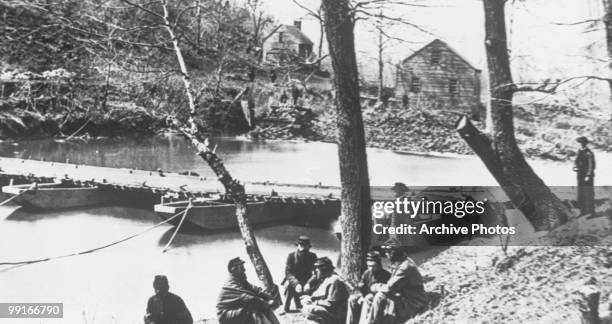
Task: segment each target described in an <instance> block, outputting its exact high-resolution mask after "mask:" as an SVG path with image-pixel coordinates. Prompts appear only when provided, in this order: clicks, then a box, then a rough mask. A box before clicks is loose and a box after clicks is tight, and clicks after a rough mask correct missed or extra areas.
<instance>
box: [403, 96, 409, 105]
mask: <svg viewBox="0 0 612 324" xmlns="http://www.w3.org/2000/svg"><path fill="white" fill-rule="evenodd" d="M409 102H410V101H409V99H408V96H407V95H403V96H402V108H408V103H409Z"/></svg>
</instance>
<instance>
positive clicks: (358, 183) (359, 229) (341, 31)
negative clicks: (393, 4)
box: [322, 0, 372, 284]
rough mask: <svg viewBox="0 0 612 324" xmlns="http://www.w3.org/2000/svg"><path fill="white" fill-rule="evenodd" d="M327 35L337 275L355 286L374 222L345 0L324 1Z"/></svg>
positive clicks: (350, 24)
mask: <svg viewBox="0 0 612 324" xmlns="http://www.w3.org/2000/svg"><path fill="white" fill-rule="evenodd" d="M322 7H323V12H324V17H325V30H326V34H327V42H328V45H329V53H330V56H331V61H332V66H333V69H334V86H335V89H336V111H337V113H338V117H337V118H338V119H337V125H338V158H339V162H340V182H341V185H342V191H341V201H342V208H341V209H342V217H341V220H340V224H341V226H342V244H341V251H340V252H341V263H342V269H341V273H342V274H343V276H344V278H345V279H347V280H348V281H349V282H351V283H352V284H356V283H357V282H359V277H360V275H361V273H362V272H363V270H364V268H365V254H366V253H367V251H368V249H369V246H370V236H371V231H372V218H371V211H370V182H369V178H368V162H367V157H366V145H365V135H364V128H363V119H362V116H361V106H360V102H359V75H358V71H357V60H356V57H355V42H354V35H353V29H354V20H353V15H352V12H351V9H350V4H349V1H348V0H323V1H322Z"/></svg>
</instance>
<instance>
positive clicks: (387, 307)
mask: <svg viewBox="0 0 612 324" xmlns="http://www.w3.org/2000/svg"><path fill="white" fill-rule="evenodd" d="M383 248H384V249H385V250H386V252H387V254H388V256H389V260H390V261H391V278H389V281H388V282H387V284H386V285H382V286H381V287H380V289H378V292H377V293H376V295H375V296H374V299H373V300H372V305H371V307H370V309H369V311H368V313H367V314H366V316H364V317H365V318H364V319H363V320H362V321H361V323H376V324H381V323H385V324H387V323H389V324H395V323H404V322H405V321H407V320H408V319H410V318H412V317H414V316H415V315H417V314H419V313H421V312H422V311H424V310H425V308H426V307H427V298H426V296H425V288H424V287H423V277H421V273H420V272H419V270H418V269H417V265H416V263H414V261H413V260H412V259H410V258H409V257H408V256H407V255H406V253H405V251H404V248H403V247H402V245H401V243H400V242H399V241H398V240H397V239H395V238H391V239H389V240H388V241H387V242H385V244H384V245H383Z"/></svg>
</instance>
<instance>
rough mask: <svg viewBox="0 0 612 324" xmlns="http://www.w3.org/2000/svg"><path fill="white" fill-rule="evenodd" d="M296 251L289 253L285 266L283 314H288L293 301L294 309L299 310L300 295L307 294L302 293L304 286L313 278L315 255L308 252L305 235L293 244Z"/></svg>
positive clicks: (307, 239)
mask: <svg viewBox="0 0 612 324" xmlns="http://www.w3.org/2000/svg"><path fill="white" fill-rule="evenodd" d="M295 245H296V246H297V250H296V251H294V252H291V253H289V255H288V256H287V262H286V265H285V279H284V280H283V284H284V283H287V287H286V289H285V297H286V298H285V312H289V309H290V308H291V300H294V301H295V307H296V308H298V309H300V308H302V304H300V295H302V294H304V293H307V292H305V291H304V286H306V284H307V283H308V280H309V279H310V278H311V277H312V276H313V272H314V264H315V262H316V261H317V255H316V254H314V253H312V252H310V247H311V245H310V238H309V237H308V236H305V235H301V236H300V237H298V240H297V242H295Z"/></svg>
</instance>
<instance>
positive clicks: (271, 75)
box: [270, 70, 277, 83]
mask: <svg viewBox="0 0 612 324" xmlns="http://www.w3.org/2000/svg"><path fill="white" fill-rule="evenodd" d="M276 78H277V77H276V72H275V71H274V70H272V71H271V72H270V82H271V83H274V82H276Z"/></svg>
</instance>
